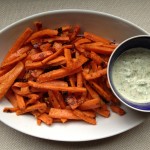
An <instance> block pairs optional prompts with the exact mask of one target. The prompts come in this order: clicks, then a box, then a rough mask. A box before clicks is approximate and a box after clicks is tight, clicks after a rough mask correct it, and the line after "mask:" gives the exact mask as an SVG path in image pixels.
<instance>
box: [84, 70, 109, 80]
mask: <svg viewBox="0 0 150 150" xmlns="http://www.w3.org/2000/svg"><path fill="white" fill-rule="evenodd" d="M106 74H107V69H106V68H105V69H102V70H97V71H96V72H92V73H89V74H87V73H85V72H83V76H84V78H85V79H86V80H92V79H96V78H99V77H101V76H104V75H106Z"/></svg>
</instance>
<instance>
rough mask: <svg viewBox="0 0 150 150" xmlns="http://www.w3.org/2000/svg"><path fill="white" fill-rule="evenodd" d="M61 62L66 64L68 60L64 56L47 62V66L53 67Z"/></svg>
mask: <svg viewBox="0 0 150 150" xmlns="http://www.w3.org/2000/svg"><path fill="white" fill-rule="evenodd" d="M60 62H64V64H65V63H66V59H65V57H64V56H58V57H57V58H55V59H53V60H50V61H49V62H47V63H46V65H53V64H56V63H60Z"/></svg>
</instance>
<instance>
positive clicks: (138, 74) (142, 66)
mask: <svg viewBox="0 0 150 150" xmlns="http://www.w3.org/2000/svg"><path fill="white" fill-rule="evenodd" d="M112 80H113V83H114V85H115V87H116V89H117V91H118V92H119V93H120V94H121V95H122V96H123V97H126V98H127V99H128V100H129V101H133V102H138V103H145V102H150V50H148V49H146V48H140V47H139V48H132V49H129V50H127V51H125V52H124V53H123V54H122V55H121V56H119V58H118V59H117V60H116V62H115V63H114V66H113V69H112Z"/></svg>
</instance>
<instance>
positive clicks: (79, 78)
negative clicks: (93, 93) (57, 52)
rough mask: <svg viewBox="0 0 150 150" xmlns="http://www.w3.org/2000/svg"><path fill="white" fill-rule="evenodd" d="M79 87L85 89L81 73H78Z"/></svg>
mask: <svg viewBox="0 0 150 150" xmlns="http://www.w3.org/2000/svg"><path fill="white" fill-rule="evenodd" d="M77 87H83V76H82V73H81V72H78V73H77Z"/></svg>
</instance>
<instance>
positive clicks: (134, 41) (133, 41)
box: [107, 35, 150, 112]
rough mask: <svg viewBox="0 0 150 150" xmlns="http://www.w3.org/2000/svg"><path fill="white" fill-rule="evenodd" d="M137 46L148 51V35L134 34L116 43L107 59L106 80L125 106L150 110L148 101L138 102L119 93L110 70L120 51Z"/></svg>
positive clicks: (143, 110)
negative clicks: (116, 45)
mask: <svg viewBox="0 0 150 150" xmlns="http://www.w3.org/2000/svg"><path fill="white" fill-rule="evenodd" d="M138 47H141V48H146V49H147V50H149V51H150V36H149V35H140V36H134V37H131V38H129V39H126V40H125V41H123V42H122V43H120V44H119V45H118V47H117V48H116V49H115V50H114V52H113V53H112V55H111V57H110V59H109V63H108V70H107V71H108V74H107V75H108V81H109V84H110V87H111V89H112V91H113V93H114V94H115V95H116V97H117V98H118V99H119V100H120V101H121V102H123V103H124V104H125V105H126V106H128V107H130V108H132V109H135V110H138V111H142V112H150V102H143V103H139V102H132V101H130V100H129V99H128V98H127V97H125V96H122V95H121V93H120V92H119V91H118V90H117V87H116V84H115V83H114V81H113V79H112V70H113V66H114V63H115V61H116V60H117V58H118V57H119V56H121V55H122V53H124V52H125V51H127V50H129V49H131V48H138ZM141 65H142V64H141Z"/></svg>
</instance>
